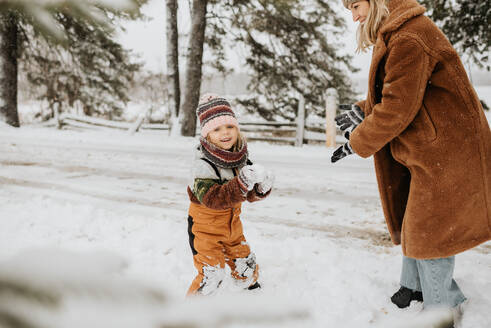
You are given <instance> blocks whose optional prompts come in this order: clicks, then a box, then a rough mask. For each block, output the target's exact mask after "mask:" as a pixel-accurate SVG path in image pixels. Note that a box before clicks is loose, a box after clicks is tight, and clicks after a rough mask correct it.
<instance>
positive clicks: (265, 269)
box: [0, 126, 491, 328]
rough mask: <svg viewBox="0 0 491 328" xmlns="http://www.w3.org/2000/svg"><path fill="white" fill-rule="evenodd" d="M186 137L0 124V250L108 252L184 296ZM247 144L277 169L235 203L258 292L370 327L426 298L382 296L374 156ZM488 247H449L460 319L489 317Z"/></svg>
mask: <svg viewBox="0 0 491 328" xmlns="http://www.w3.org/2000/svg"><path fill="white" fill-rule="evenodd" d="M195 142H196V141H195V140H194V139H191V138H182V137H181V138H170V137H168V136H166V135H162V134H159V133H146V134H142V133H140V134H135V135H133V136H130V135H128V134H127V133H125V132H120V131H114V132H112V131H111V132H106V131H90V132H89V131H84V132H82V131H59V130H55V129H48V128H40V127H33V126H32V127H29V126H27V127H22V128H20V129H14V128H8V127H5V126H0V154H1V155H0V202H1V204H2V206H1V207H0V219H1V226H2V228H1V229H0V261H4V260H7V259H8V258H11V257H12V256H15V255H16V254H18V253H19V252H20V251H21V250H24V249H29V248H39V247H43V248H44V247H53V246H54V247H61V248H63V249H68V250H73V251H79V252H94V251H96V252H99V251H102V250H103V251H109V252H114V253H117V254H120V255H122V256H123V257H124V258H126V259H127V260H128V262H129V264H130V266H129V268H128V272H127V274H128V275H130V276H132V277H135V278H138V279H140V280H143V281H145V282H147V283H150V284H153V285H154V286H157V287H159V288H160V287H162V288H164V289H165V290H166V291H167V292H168V293H170V294H171V295H173V297H174V298H176V299H184V294H185V292H186V290H187V288H188V286H189V284H190V282H191V280H192V279H193V277H194V275H195V269H194V267H193V263H192V257H191V250H190V248H189V244H188V235H187V207H188V198H187V195H186V185H187V183H188V179H189V174H188V173H189V166H190V161H191V158H192V153H193V152H192V151H191V149H192V147H193V145H194V144H195ZM249 147H250V153H251V158H252V159H253V161H255V162H257V163H261V164H263V165H264V166H266V167H268V168H272V169H273V170H274V171H275V173H276V184H275V190H274V192H273V193H272V194H271V196H270V197H269V198H268V199H266V200H265V201H263V202H258V203H254V204H244V205H243V214H242V221H243V224H244V229H245V234H246V237H247V239H248V241H249V242H250V244H251V247H252V248H253V250H254V251H255V252H256V256H257V260H258V263H259V265H260V267H261V278H260V281H261V284H262V285H263V289H262V290H261V291H260V293H262V294H263V295H265V297H266V299H267V300H271V302H274V301H275V300H282V301H283V300H290V302H291V304H293V305H298V307H299V308H306V309H308V312H309V314H310V317H309V319H306V320H307V321H306V322H307V323H302V324H301V325H300V326H301V327H370V326H373V324H374V323H376V322H380V320H383V319H384V318H385V317H398V316H400V317H401V320H404V319H402V318H404V316H407V314H408V313H409V314H414V313H416V312H417V311H419V310H421V305H420V304H413V305H412V306H411V307H410V308H409V309H405V310H400V309H398V308H396V307H395V306H394V305H393V304H392V303H390V300H389V297H390V295H392V293H393V292H394V291H396V290H397V289H398V281H399V275H400V268H401V250H400V247H396V246H393V245H392V244H391V242H390V240H389V236H388V234H387V231H386V227H385V223H384V218H383V214H382V210H381V207H380V201H379V196H378V191H377V186H376V181H375V175H374V169H373V163H372V160H371V159H361V158H359V157H357V156H350V157H348V158H346V159H343V160H342V161H340V162H338V163H336V164H335V165H333V164H331V163H330V155H331V152H332V149H327V148H325V147H323V146H304V147H302V148H294V147H291V146H281V145H269V144H265V143H250V146H249ZM490 254H491V243H489V242H488V243H486V244H483V245H480V246H479V247H476V248H475V249H472V250H470V251H467V252H464V253H463V254H459V255H458V256H457V260H456V270H455V278H456V280H457V281H458V283H459V284H460V286H461V288H462V289H463V291H464V292H465V294H466V296H467V297H468V298H469V302H468V304H467V306H466V308H465V315H464V320H463V327H464V328H487V327H491V316H490V315H489V309H490V308H491V283H490V275H491V256H490Z"/></svg>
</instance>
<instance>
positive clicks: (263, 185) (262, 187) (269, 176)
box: [257, 170, 274, 194]
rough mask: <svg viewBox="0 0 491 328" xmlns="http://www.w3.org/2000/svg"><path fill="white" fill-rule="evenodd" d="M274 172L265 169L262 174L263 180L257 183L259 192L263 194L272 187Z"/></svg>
mask: <svg viewBox="0 0 491 328" xmlns="http://www.w3.org/2000/svg"><path fill="white" fill-rule="evenodd" d="M273 184H274V173H273V171H271V170H267V171H266V174H265V176H264V180H263V181H260V182H259V183H258V184H257V191H259V193H261V194H265V193H267V192H268V191H270V190H271V188H273Z"/></svg>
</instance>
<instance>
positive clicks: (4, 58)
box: [0, 11, 19, 127]
mask: <svg viewBox="0 0 491 328" xmlns="http://www.w3.org/2000/svg"><path fill="white" fill-rule="evenodd" d="M17 34H18V28H17V16H16V15H15V14H14V13H13V12H11V11H6V12H4V13H3V14H2V15H0V120H1V121H4V122H5V123H7V124H9V125H12V126H15V127H19V115H18V112H17Z"/></svg>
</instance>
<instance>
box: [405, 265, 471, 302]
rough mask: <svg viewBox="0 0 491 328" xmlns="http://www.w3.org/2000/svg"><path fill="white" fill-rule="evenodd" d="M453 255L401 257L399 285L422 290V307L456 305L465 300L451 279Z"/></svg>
mask: <svg viewBox="0 0 491 328" xmlns="http://www.w3.org/2000/svg"><path fill="white" fill-rule="evenodd" d="M454 266H455V256H451V257H445V258H440V259H432V260H417V259H413V258H409V257H406V256H403V257H402V273H401V286H403V287H406V288H409V289H412V290H417V291H421V292H423V299H424V307H425V308H426V307H431V306H448V307H451V308H453V307H456V306H457V305H459V304H460V303H462V302H464V301H465V300H466V298H465V296H464V294H462V292H461V291H460V288H459V286H458V285H457V283H456V282H455V280H454V279H453V269H454Z"/></svg>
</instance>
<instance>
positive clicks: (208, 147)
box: [199, 137, 248, 169]
mask: <svg viewBox="0 0 491 328" xmlns="http://www.w3.org/2000/svg"><path fill="white" fill-rule="evenodd" d="M199 141H200V144H201V151H202V152H203V154H204V155H205V157H206V158H207V159H208V160H210V161H211V162H212V163H213V164H215V165H216V166H219V167H222V168H226V169H231V168H235V167H242V166H244V165H245V163H246V161H247V156H248V153H247V143H246V142H245V140H244V142H243V143H242V148H241V149H240V150H239V151H229V150H225V149H221V148H218V147H217V146H215V145H213V144H212V143H210V142H208V141H207V140H206V138H203V137H202V138H200V139H199Z"/></svg>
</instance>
